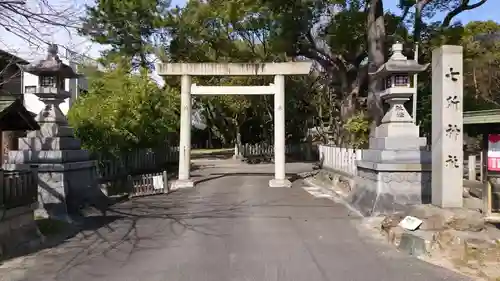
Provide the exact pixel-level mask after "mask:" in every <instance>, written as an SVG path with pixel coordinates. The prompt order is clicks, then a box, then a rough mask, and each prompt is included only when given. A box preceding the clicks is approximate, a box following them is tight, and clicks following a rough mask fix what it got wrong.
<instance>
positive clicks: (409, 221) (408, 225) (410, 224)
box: [399, 216, 423, 231]
mask: <svg viewBox="0 0 500 281" xmlns="http://www.w3.org/2000/svg"><path fill="white" fill-rule="evenodd" d="M422 223H423V221H422V220H421V219H418V218H416V217H412V216H406V217H405V218H404V219H403V220H401V221H400V222H399V226H401V227H402V228H404V229H406V230H411V231H415V230H417V228H418V227H419V226H420V225H422Z"/></svg>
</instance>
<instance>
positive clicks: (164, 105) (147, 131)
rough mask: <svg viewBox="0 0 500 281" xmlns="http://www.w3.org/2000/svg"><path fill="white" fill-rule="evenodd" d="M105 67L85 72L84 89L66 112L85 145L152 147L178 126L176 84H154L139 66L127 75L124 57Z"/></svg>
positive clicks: (110, 149)
mask: <svg viewBox="0 0 500 281" xmlns="http://www.w3.org/2000/svg"><path fill="white" fill-rule="evenodd" d="M105 67H106V69H108V71H106V72H97V71H88V73H87V74H88V78H89V89H88V93H86V94H85V95H83V96H81V97H79V99H78V100H77V101H76V103H75V104H74V105H73V106H72V108H71V109H70V111H69V113H68V119H69V122H70V125H71V126H73V128H74V129H75V132H76V135H77V137H78V138H80V139H81V141H82V144H83V146H84V147H85V148H86V149H89V150H91V151H94V152H109V153H113V154H115V153H119V152H124V151H129V150H131V149H134V148H147V147H155V146H158V145H160V144H162V143H164V142H165V140H166V138H167V136H168V134H169V133H172V132H176V131H178V126H179V103H180V99H179V97H180V95H179V92H178V90H177V89H174V88H170V87H165V88H163V89H161V88H159V87H158V85H157V84H156V83H155V82H154V81H153V80H152V79H151V78H150V77H149V75H148V72H147V70H144V69H141V70H139V72H138V73H135V74H131V73H130V69H131V68H130V65H129V64H128V63H127V62H125V60H124V59H121V61H119V62H113V63H109V64H107V65H106V66H105Z"/></svg>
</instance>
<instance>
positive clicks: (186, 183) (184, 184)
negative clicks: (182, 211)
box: [170, 180, 194, 191]
mask: <svg viewBox="0 0 500 281" xmlns="http://www.w3.org/2000/svg"><path fill="white" fill-rule="evenodd" d="M193 187H194V182H193V181H192V180H175V181H173V182H172V186H171V187H170V190H172V191H173V190H177V189H182V188H193Z"/></svg>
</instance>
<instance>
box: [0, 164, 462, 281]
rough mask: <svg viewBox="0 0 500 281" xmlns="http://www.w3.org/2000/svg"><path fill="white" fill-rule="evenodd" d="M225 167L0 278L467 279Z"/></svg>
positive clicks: (138, 204) (322, 203)
mask: <svg viewBox="0 0 500 281" xmlns="http://www.w3.org/2000/svg"><path fill="white" fill-rule="evenodd" d="M229 166H231V165H229ZM229 166H228V167H223V168H214V167H213V168H208V169H204V170H203V169H202V171H204V172H205V173H206V174H207V173H208V174H216V173H217V171H219V173H221V172H222V173H229V174H228V175H221V174H218V175H216V176H215V177H213V178H212V179H211V180H208V181H204V182H202V183H200V184H198V185H197V187H196V188H195V189H191V190H181V191H176V192H174V193H172V194H169V195H161V196H153V197H144V198H139V199H135V200H132V201H128V202H124V203H121V204H118V205H116V206H114V210H113V211H112V212H110V213H109V214H108V217H107V218H99V217H95V218H93V220H92V222H93V224H91V225H92V226H91V227H90V226H89V229H88V230H86V231H84V232H82V233H80V234H78V235H77V236H75V237H73V238H71V239H69V240H67V241H66V242H64V243H62V244H59V245H58V246H56V247H54V248H51V249H46V250H44V251H41V252H39V253H36V254H34V255H33V256H29V257H25V258H19V259H16V260H13V261H11V262H8V263H6V264H5V265H4V266H2V267H0V280H43V281H49V280H66V281H70V280H76V281H89V280H106V281H115V280H116V281H129V280H130V281H136V280H140V281H160V280H161V281H167V280H168V281H188V280H189V281H226V280H227V281H230V280H231V281H233V280H234V281H247V280H252V281H253V280H254V281H275V280H276V281H277V280H280V281H294V280H297V281H320V280H321V281H324V280H335V281H344V280H345V281H379V280H380V281H382V280H383V281H402V280H408V281H417V280H422V281H433V280H468V279H466V278H464V277H461V276H459V275H457V274H455V273H452V272H450V271H447V270H445V269H442V268H438V267H435V266H432V265H430V264H427V263H425V262H422V261H420V260H417V259H415V258H412V257H408V256H405V255H403V254H400V253H398V252H397V251H396V250H394V249H393V248H392V247H391V246H389V245H385V244H383V243H381V242H376V241H374V240H371V239H369V238H367V237H365V236H364V235H360V233H359V230H358V229H357V228H356V224H357V223H359V221H360V219H359V218H358V217H356V216H354V215H352V214H350V213H349V211H348V210H347V209H346V208H345V207H344V206H342V205H340V204H338V203H335V202H333V201H330V200H328V199H320V198H314V197H313V196H311V195H310V194H309V193H307V192H306V191H304V190H303V189H302V188H301V186H300V185H301V184H300V182H297V183H295V184H294V187H293V188H291V189H285V188H269V187H267V182H268V180H269V179H270V175H266V174H262V173H268V172H269V173H272V170H269V169H270V168H269V167H271V169H272V166H269V167H266V166H265V165H261V166H253V167H250V166H237V165H233V166H231V167H229ZM299 169H300V168H299ZM252 173H256V174H252ZM259 173H260V174H259Z"/></svg>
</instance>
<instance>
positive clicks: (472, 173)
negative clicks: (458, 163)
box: [468, 155, 476, 181]
mask: <svg viewBox="0 0 500 281" xmlns="http://www.w3.org/2000/svg"><path fill="white" fill-rule="evenodd" d="M468 170H469V180H471V181H475V180H476V155H469V165H468Z"/></svg>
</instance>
